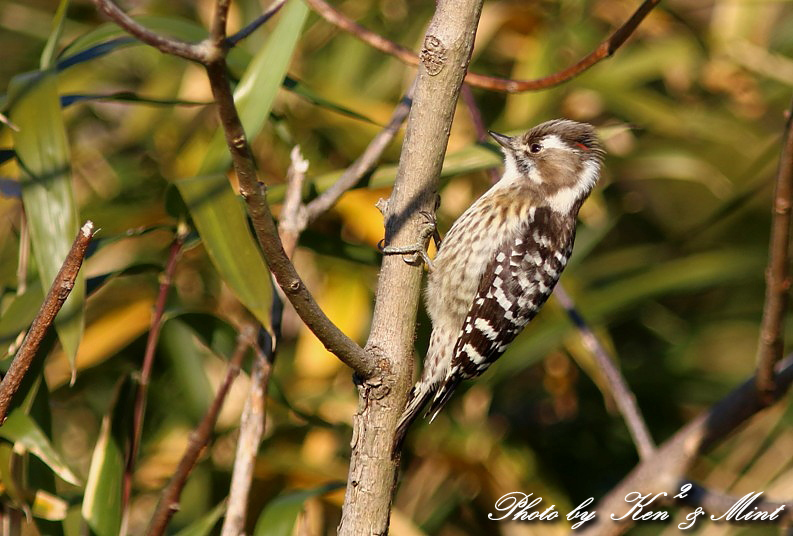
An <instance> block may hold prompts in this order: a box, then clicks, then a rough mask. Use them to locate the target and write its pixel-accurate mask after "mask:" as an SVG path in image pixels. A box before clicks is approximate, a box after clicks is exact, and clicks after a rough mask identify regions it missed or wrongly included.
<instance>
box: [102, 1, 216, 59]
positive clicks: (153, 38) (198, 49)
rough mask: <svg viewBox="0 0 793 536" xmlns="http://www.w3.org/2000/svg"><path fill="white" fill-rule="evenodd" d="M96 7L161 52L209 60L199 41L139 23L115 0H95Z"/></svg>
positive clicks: (206, 51) (204, 48) (205, 49)
mask: <svg viewBox="0 0 793 536" xmlns="http://www.w3.org/2000/svg"><path fill="white" fill-rule="evenodd" d="M94 5H96V8H97V9H98V10H99V11H101V12H102V13H104V14H105V15H107V17H108V18H110V20H112V21H113V22H115V23H116V24H118V25H119V26H121V28H123V29H124V30H125V31H126V32H128V33H130V34H132V35H133V36H135V37H137V38H138V39H140V40H141V41H143V42H144V43H146V44H147V45H151V46H153V47H154V48H156V49H157V50H159V51H160V52H164V53H165V54H173V55H174V56H180V57H182V58H185V59H188V60H191V61H197V62H200V63H206V62H207V61H208V60H209V58H210V57H209V55H208V50H207V48H206V47H205V46H204V45H203V44H201V43H199V44H193V43H186V42H184V41H180V40H179V39H175V38H173V37H165V36H162V35H159V34H157V33H155V32H152V31H151V30H149V29H148V28H146V27H144V26H142V25H141V24H139V23H138V22H137V21H135V19H133V18H132V17H130V16H129V15H127V14H126V13H124V12H123V11H121V9H119V7H118V6H117V5H116V4H115V3H114V2H113V0H94Z"/></svg>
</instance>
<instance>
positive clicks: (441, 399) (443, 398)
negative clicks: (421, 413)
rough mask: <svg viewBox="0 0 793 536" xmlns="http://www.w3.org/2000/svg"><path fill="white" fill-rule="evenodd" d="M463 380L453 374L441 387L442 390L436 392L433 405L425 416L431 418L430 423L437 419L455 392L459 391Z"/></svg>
mask: <svg viewBox="0 0 793 536" xmlns="http://www.w3.org/2000/svg"><path fill="white" fill-rule="evenodd" d="M461 380H462V378H460V376H459V374H456V373H455V374H452V375H451V376H449V378H447V379H446V381H444V382H443V383H442V384H441V385H440V388H438V389H437V392H435V398H434V399H433V400H432V403H431V404H430V407H429V409H428V410H427V413H426V414H425V416H428V417H429V418H430V422H432V421H434V420H435V417H437V416H438V413H440V411H441V410H442V409H443V406H445V405H446V403H447V402H448V401H449V399H450V398H451V397H452V395H453V394H454V390H455V389H457V385H458V384H459V383H460V381H461Z"/></svg>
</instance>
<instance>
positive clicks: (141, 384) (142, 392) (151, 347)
mask: <svg viewBox="0 0 793 536" xmlns="http://www.w3.org/2000/svg"><path fill="white" fill-rule="evenodd" d="M185 236H186V231H184V230H182V229H180V230H178V231H177V233H176V236H175V237H174V240H173V242H172V243H171V247H170V250H169V252H168V260H167V262H166V264H165V269H164V270H163V272H162V276H161V277H160V287H159V290H158V292H157V300H156V301H155V305H154V312H153V313H152V315H151V325H150V327H149V334H148V337H147V338H146V349H145V350H144V353H143V364H142V366H141V369H140V379H139V380H138V389H137V391H136V392H135V406H134V407H133V409H132V433H131V434H130V447H129V451H128V452H127V460H126V464H125V467H124V494H123V501H122V503H121V504H122V510H126V507H127V505H128V504H129V498H130V496H131V493H132V475H133V473H134V472H135V463H136V462H137V458H138V449H139V448H140V438H141V434H142V433H143V417H144V415H145V413H146V397H147V394H148V391H149V380H150V379H151V370H152V367H153V365H154V354H155V350H156V349H157V341H159V339H160V329H161V328H162V316H163V313H165V303H166V300H167V299H168V291H169V290H170V288H171V282H172V281H173V274H174V271H175V269H176V261H177V259H178V258H179V254H180V253H181V251H182V246H183V245H184V240H185Z"/></svg>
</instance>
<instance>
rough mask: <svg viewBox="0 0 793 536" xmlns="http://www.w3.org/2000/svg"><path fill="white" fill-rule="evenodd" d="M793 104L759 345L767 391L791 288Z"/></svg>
mask: <svg viewBox="0 0 793 536" xmlns="http://www.w3.org/2000/svg"><path fill="white" fill-rule="evenodd" d="M791 125H793V104H792V105H791V108H790V109H789V111H788V118H787V123H786V125H785V133H784V136H783V145H782V155H781V156H780V158H779V169H778V170H777V175H776V185H775V187H774V204H773V207H772V221H771V240H770V244H769V247H768V267H767V268H766V272H765V281H766V289H765V303H764V306H763V320H762V323H761V325H760V341H759V344H758V348H757V387H758V389H760V390H761V391H763V392H765V393H770V392H771V391H773V389H774V365H775V364H776V363H777V361H779V359H780V358H781V357H782V352H783V351H784V330H783V329H782V321H783V319H784V316H785V311H786V310H787V303H788V293H789V291H790V274H789V268H788V264H789V263H790V253H789V252H790V211H791V202H793V128H792V127H791Z"/></svg>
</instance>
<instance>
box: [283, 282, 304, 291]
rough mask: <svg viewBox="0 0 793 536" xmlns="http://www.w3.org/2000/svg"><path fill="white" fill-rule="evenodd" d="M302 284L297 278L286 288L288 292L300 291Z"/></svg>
mask: <svg viewBox="0 0 793 536" xmlns="http://www.w3.org/2000/svg"><path fill="white" fill-rule="evenodd" d="M302 286H303V284H302V282H301V281H300V280H299V279H295V280H294V281H292V282H291V283H289V284H288V285H287V286H286V289H287V290H288V291H289V293H291V294H296V293H297V292H299V291H300V289H301V287H302Z"/></svg>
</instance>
